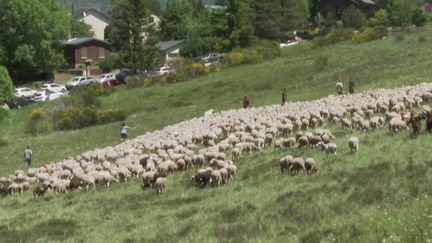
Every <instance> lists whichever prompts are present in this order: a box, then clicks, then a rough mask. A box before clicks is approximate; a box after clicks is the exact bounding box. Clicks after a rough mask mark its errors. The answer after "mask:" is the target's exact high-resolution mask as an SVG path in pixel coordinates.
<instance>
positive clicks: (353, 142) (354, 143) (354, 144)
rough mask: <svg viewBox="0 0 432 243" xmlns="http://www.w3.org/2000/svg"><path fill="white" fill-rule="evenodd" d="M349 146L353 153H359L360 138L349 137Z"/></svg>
mask: <svg viewBox="0 0 432 243" xmlns="http://www.w3.org/2000/svg"><path fill="white" fill-rule="evenodd" d="M348 147H349V149H350V151H351V153H357V151H358V149H359V139H358V138H357V137H350V138H349V139H348Z"/></svg>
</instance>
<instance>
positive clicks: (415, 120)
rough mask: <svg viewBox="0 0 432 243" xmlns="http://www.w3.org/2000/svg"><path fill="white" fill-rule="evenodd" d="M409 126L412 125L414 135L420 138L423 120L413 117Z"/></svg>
mask: <svg viewBox="0 0 432 243" xmlns="http://www.w3.org/2000/svg"><path fill="white" fill-rule="evenodd" d="M409 124H411V126H412V128H413V133H414V134H415V135H416V136H418V135H420V130H421V120H420V118H419V117H417V116H414V115H411V118H410V120H409Z"/></svg>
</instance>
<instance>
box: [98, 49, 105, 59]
mask: <svg viewBox="0 0 432 243" xmlns="http://www.w3.org/2000/svg"><path fill="white" fill-rule="evenodd" d="M99 58H105V48H103V47H99Z"/></svg>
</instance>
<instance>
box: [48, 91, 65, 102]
mask: <svg viewBox="0 0 432 243" xmlns="http://www.w3.org/2000/svg"><path fill="white" fill-rule="evenodd" d="M63 96H65V94H64V93H61V92H57V93H51V94H49V95H48V97H47V100H55V99H58V98H60V97H63Z"/></svg>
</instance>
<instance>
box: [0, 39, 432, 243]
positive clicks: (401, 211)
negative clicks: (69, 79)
mask: <svg viewBox="0 0 432 243" xmlns="http://www.w3.org/2000/svg"><path fill="white" fill-rule="evenodd" d="M419 37H424V38H426V41H424V42H419ZM431 38H432V33H427V32H425V33H416V34H410V35H406V36H405V40H403V41H396V40H395V39H394V38H392V37H388V38H387V39H385V40H380V41H375V42H370V43H365V44H361V45H353V44H351V43H342V44H339V45H333V46H326V47H322V48H319V49H315V48H312V45H310V44H308V43H306V44H303V45H299V46H296V47H293V48H289V49H286V50H284V51H283V56H282V57H280V58H277V59H275V60H272V61H269V62H266V63H262V64H258V65H245V66H238V67H235V68H230V69H227V70H224V71H221V72H219V73H215V74H212V75H210V76H207V77H202V78H199V79H196V80H192V81H189V82H184V83H179V84H176V85H171V86H163V85H161V86H153V87H149V88H142V89H132V90H130V89H126V88H125V87H121V88H119V89H117V90H116V92H114V93H112V94H111V95H110V96H109V97H105V98H103V100H102V102H103V106H104V107H114V106H115V107H122V108H123V109H124V110H125V111H126V112H127V113H128V114H129V116H128V118H127V121H128V124H130V125H131V126H135V125H138V124H139V125H140V126H139V127H138V128H137V129H136V130H131V131H130V136H132V137H135V136H138V135H140V134H144V133H145V132H147V131H154V130H156V129H161V128H163V127H165V126H167V125H170V124H174V123H178V122H181V121H184V120H187V119H190V118H193V117H196V116H201V115H202V114H203V113H204V112H205V111H206V110H209V109H210V108H213V109H215V110H217V111H220V110H227V109H233V108H238V107H240V106H241V98H242V97H243V96H244V95H249V96H251V97H252V106H262V105H270V104H278V103H279V102H280V93H281V90H282V89H283V88H284V87H287V89H288V97H289V100H290V101H305V100H312V99H318V98H321V97H324V96H327V95H328V94H332V93H334V83H335V80H336V79H337V78H338V77H342V78H343V79H344V80H347V79H348V77H350V76H353V77H355V78H356V80H357V84H358V88H357V91H358V92H360V91H362V90H367V89H374V88H380V87H386V88H394V87H398V86H401V85H404V84H412V83H421V82H428V81H430V77H431V75H432V70H431V69H430V68H429V67H428V60H429V58H430V55H431V52H432V49H431V44H430V42H429V41H428V40H430V39H431ZM322 58H326V59H327V60H328V64H327V65H325V66H324V67H317V64H316V63H317V60H318V59H322ZM54 105H55V103H48V104H45V105H44V106H45V108H46V109H49V107H51V106H54ZM32 108H33V107H26V108H23V109H20V110H15V111H12V112H11V113H10V116H9V118H8V119H7V120H6V121H3V123H2V124H1V125H2V126H1V130H0V135H1V137H2V138H6V140H7V145H5V146H3V147H0V161H1V165H0V168H1V169H2V174H7V173H10V172H13V171H14V170H15V169H16V168H17V167H19V165H21V163H22V162H21V156H22V151H23V148H24V147H25V146H26V145H27V144H31V145H32V147H33V151H34V152H35V164H36V165H37V166H41V165H44V164H46V163H48V162H53V161H59V160H61V159H62V158H64V157H66V156H70V155H77V154H80V153H82V152H84V151H87V150H91V149H94V148H96V147H98V148H101V147H105V146H112V145H114V144H118V143H119V138H118V127H119V124H108V125H103V126H98V127H91V128H87V129H82V130H77V131H71V132H55V133H52V134H47V135H39V136H35V137H31V136H28V135H27V134H25V133H24V130H25V121H27V120H28V119H29V116H30V113H31V110H32ZM325 127H326V128H329V129H331V131H332V132H333V133H334V134H335V136H336V137H337V139H336V141H335V143H336V144H338V146H339V147H340V150H339V154H338V158H337V159H335V160H328V159H327V160H326V159H325V156H324V154H323V153H322V152H320V151H318V150H313V149H309V150H298V149H296V150H293V151H290V152H289V153H291V154H292V155H294V156H302V157H306V156H312V157H314V158H315V159H316V161H317V162H318V168H319V170H318V173H317V174H314V175H312V176H307V175H304V174H300V175H298V176H288V175H282V174H281V173H280V171H279V168H278V160H279V159H280V158H281V157H282V156H284V155H286V154H287V152H283V151H279V150H277V151H274V150H273V149H272V148H270V149H266V150H265V151H263V152H261V153H257V154H254V155H252V156H245V157H244V158H243V159H241V160H240V161H238V162H236V163H237V165H238V167H239V175H238V178H237V179H235V180H234V181H233V182H232V184H230V185H227V186H224V187H222V188H205V189H202V190H199V189H197V188H195V187H194V186H193V185H192V184H191V183H190V176H191V175H192V173H193V171H194V170H196V169H194V170H190V171H187V172H182V173H176V174H173V175H172V176H170V177H169V182H168V185H167V192H166V194H163V195H161V196H159V197H158V196H157V195H156V194H155V192H154V191H153V190H149V189H147V190H145V191H141V189H140V182H139V181H138V179H134V180H133V181H132V182H129V183H121V184H114V185H113V186H111V187H110V188H109V189H106V188H103V187H97V189H96V190H91V191H89V192H73V193H69V194H65V195H60V196H59V195H52V193H48V195H46V197H45V198H43V199H38V200H34V199H33V198H32V195H31V192H26V193H24V195H19V196H16V195H14V196H8V197H6V198H2V199H0V221H1V222H2V223H1V224H0V233H1V234H0V237H1V239H2V241H5V242H17V241H25V242H27V241H44V242H46V241H70V242H76V241H85V242H103V241H104V242H119V241H139V242H175V241H181V242H197V241H205V242H222V241H232V242H241V241H246V240H248V241H252V242H276V241H279V242H319V241H323V242H328V241H341V242H365V241H371V242H377V241H383V240H386V241H387V240H388V241H402V242H426V241H427V240H428V239H431V238H432V234H431V232H430V228H431V227H432V223H431V220H430V217H432V215H431V210H432V200H431V199H430V196H431V195H432V191H431V187H430V185H431V183H432V174H431V172H432V164H431V158H430V156H429V149H430V148H429V145H430V136H429V135H427V134H424V133H422V134H421V135H420V136H419V137H417V138H413V137H412V136H411V135H410V133H411V131H404V132H401V133H400V134H397V135H394V136H392V135H390V134H389V132H388V130H387V129H381V130H376V131H370V132H367V133H359V132H357V131H352V132H347V131H344V130H342V129H341V128H340V126H335V125H333V124H330V123H327V124H326V125H325ZM353 134H354V135H356V136H358V137H359V139H360V141H362V142H361V147H360V150H359V153H358V154H356V155H351V154H350V153H349V152H348V149H347V148H346V140H347V139H348V138H349V137H350V136H352V135H353Z"/></svg>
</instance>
